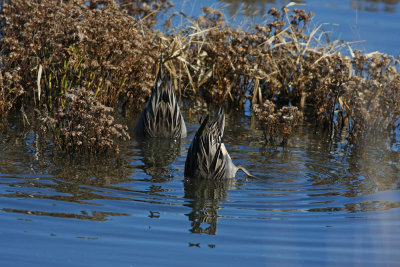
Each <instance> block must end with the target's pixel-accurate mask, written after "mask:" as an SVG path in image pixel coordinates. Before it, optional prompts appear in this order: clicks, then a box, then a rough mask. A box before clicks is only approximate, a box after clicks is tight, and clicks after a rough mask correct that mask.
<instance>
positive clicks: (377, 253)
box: [0, 114, 400, 266]
mask: <svg viewBox="0 0 400 267" xmlns="http://www.w3.org/2000/svg"><path fill="white" fill-rule="evenodd" d="M227 117H228V121H227V127H226V138H225V142H226V144H227V149H228V151H229V152H230V154H231V157H232V158H233V160H234V161H235V163H237V164H241V165H244V166H246V167H247V168H248V169H249V170H250V171H252V172H253V173H254V174H255V175H256V176H257V177H256V178H247V177H246V176H245V175H244V174H242V173H241V174H240V175H238V177H237V178H236V179H230V180H225V181H185V179H184V177H183V169H184V163H185V155H186V151H187V149H188V146H189V144H190V141H191V138H192V136H193V134H194V132H195V130H196V129H197V127H198V124H196V123H189V124H188V126H189V136H188V138H186V139H184V140H182V142H177V143H171V142H165V141H162V140H151V141H143V140H137V141H131V142H128V143H126V147H124V148H122V149H121V153H120V155H119V156H118V157H116V158H101V157H98V158H97V159H88V158H85V157H81V158H70V157H65V156H62V155H57V154H55V155H53V154H52V153H50V152H46V150H44V151H41V147H40V144H39V143H38V142H37V141H36V138H35V136H34V135H33V134H32V133H26V134H21V132H19V131H18V130H15V131H14V132H13V135H7V136H2V139H1V145H0V158H1V160H0V173H1V174H0V200H1V209H0V214H1V216H0V226H1V241H0V244H1V247H2V250H1V251H0V255H1V257H0V262H2V266H22V265H30V266H35V265H40V266H43V265H53V266H71V265H72V264H79V265H104V266H109V265H110V264H113V265H115V266H164V265H171V266H224V265H225V266H243V265H246V266H263V265H268V266H271V265H275V264H288V265H307V266H308V265H317V266H321V265H332V266H336V265H337V264H345V265H359V266H366V265H382V266H384V265H386V266H394V265H396V264H397V262H398V260H400V256H399V254H398V248H399V247H400V233H399V232H400V227H399V226H400V220H399V219H400V213H399V205H400V197H399V167H400V166H399V163H398V162H399V153H398V149H397V150H396V149H391V150H390V151H389V150H388V144H386V145H384V144H376V145H367V144H364V145H363V146H362V149H360V150H357V151H355V150H356V149H352V150H351V152H348V151H347V150H346V148H342V147H340V143H337V144H333V145H332V144H330V143H329V142H327V141H324V140H323V139H321V138H320V137H319V136H318V135H314V134H312V132H313V131H312V130H311V129H309V128H308V127H307V126H303V127H300V128H299V129H298V132H297V133H296V134H295V136H294V137H293V138H292V139H291V141H290V142H289V144H288V146H287V147H286V148H282V147H277V148H276V149H267V148H263V147H262V144H261V143H260V142H259V141H258V138H257V136H258V135H259V134H260V133H259V132H257V131H254V130H250V129H251V128H252V127H251V119H250V118H249V117H243V116H235V115H234V114H230V115H229V114H228V115H227ZM239 125H241V126H239ZM18 133H19V134H18ZM394 146H398V143H395V144H394Z"/></svg>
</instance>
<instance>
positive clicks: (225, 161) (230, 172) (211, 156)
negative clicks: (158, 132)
mask: <svg viewBox="0 0 400 267" xmlns="http://www.w3.org/2000/svg"><path fill="white" fill-rule="evenodd" d="M209 120H210V117H209V115H207V116H206V117H205V118H204V119H203V120H202V121H201V125H200V128H199V129H198V130H197V132H196V135H195V136H194V138H193V141H192V143H191V144H190V147H189V151H188V154H187V158H186V163H185V177H189V178H203V179H223V178H233V177H235V175H236V172H237V171H238V170H239V169H240V170H242V171H244V172H245V173H246V174H247V175H248V176H252V175H251V174H250V173H249V172H248V171H247V170H246V169H244V168H243V167H242V166H236V165H235V164H233V162H232V159H231V157H230V156H229V154H228V151H227V150H226V148H225V145H224V143H223V142H222V138H223V135H224V128H225V114H224V112H223V110H222V109H220V110H219V111H218V113H217V116H216V117H215V118H214V119H213V120H212V121H211V122H209Z"/></svg>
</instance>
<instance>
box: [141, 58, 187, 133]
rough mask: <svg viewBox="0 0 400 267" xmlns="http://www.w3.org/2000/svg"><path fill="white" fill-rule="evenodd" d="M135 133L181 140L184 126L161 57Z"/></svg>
mask: <svg viewBox="0 0 400 267" xmlns="http://www.w3.org/2000/svg"><path fill="white" fill-rule="evenodd" d="M135 133H136V135H138V136H145V137H164V138H172V139H176V138H183V137H186V134H187V131H186V125H185V121H184V119H183V116H182V114H181V112H180V109H179V104H178V101H177V98H176V95H175V91H174V89H173V88H172V86H171V83H170V82H169V81H168V80H167V79H166V75H165V73H164V69H163V63H162V57H161V60H160V67H159V71H158V75H157V79H156V82H155V84H154V86H153V88H152V90H151V96H150V99H149V101H148V102H147V104H146V107H145V109H144V110H143V112H142V114H141V116H140V118H139V121H138V122H137V124H136V128H135Z"/></svg>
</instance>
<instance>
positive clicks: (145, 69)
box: [0, 0, 400, 153]
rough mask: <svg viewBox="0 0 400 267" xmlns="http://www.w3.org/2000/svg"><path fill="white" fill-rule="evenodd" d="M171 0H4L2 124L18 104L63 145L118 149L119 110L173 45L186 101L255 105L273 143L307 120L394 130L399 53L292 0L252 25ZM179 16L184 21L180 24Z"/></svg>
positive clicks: (174, 76) (353, 131) (340, 134)
mask: <svg viewBox="0 0 400 267" xmlns="http://www.w3.org/2000/svg"><path fill="white" fill-rule="evenodd" d="M171 7H173V3H171V2H167V1H165V0H160V1H157V0H155V1H134V0H132V1H129V0H127V1H119V2H118V3H117V2H116V1H114V0H102V1H96V0H92V1H86V0H71V1H65V0H64V1H58V0H57V1H54V0H41V1H39V0H33V1H24V0H13V1H10V0H3V1H1V15H0V20H1V22H0V34H1V38H0V51H1V53H0V116H1V118H2V125H3V126H2V127H8V120H7V118H8V116H10V115H11V114H17V115H18V116H19V117H20V119H21V120H22V121H24V123H25V125H26V127H33V128H34V130H35V131H37V132H40V133H41V134H42V135H43V138H44V140H48V142H49V143H52V144H54V145H55V146H56V147H57V148H59V149H60V150H62V151H68V152H76V151H78V152H85V151H87V152H90V153H102V152H111V151H116V150H118V142H117V140H118V139H128V138H130V136H129V134H128V132H127V126H126V125H124V123H123V122H121V123H120V122H119V119H118V118H120V117H121V116H125V117H128V118H130V117H133V116H132V115H133V114H136V113H138V112H140V111H141V110H142V109H143V106H144V103H145V102H146V100H147V99H148V97H149V96H150V89H151V86H152V85H153V84H154V80H155V76H156V73H157V70H158V61H159V58H160V55H161V53H163V54H164V55H165V58H166V59H165V63H164V64H165V68H166V72H167V73H168V75H167V76H168V77H169V79H170V80H169V83H170V84H171V85H172V86H173V88H175V91H176V93H177V95H178V96H179V97H180V98H181V99H185V100H187V101H185V102H184V103H185V105H186V104H187V105H189V106H192V105H193V103H195V102H198V101H201V102H205V103H207V104H209V105H225V106H226V107H227V108H238V109H240V110H243V109H244V108H245V106H246V104H249V105H250V106H251V109H252V110H253V111H254V113H255V115H256V118H257V119H258V120H259V121H260V128H261V129H262V130H263V132H264V138H265V140H266V142H267V143H271V142H272V143H273V142H276V140H286V139H287V138H289V136H290V133H291V131H292V129H293V128H294V127H295V126H296V124H297V123H299V122H300V121H301V120H302V119H306V120H308V121H311V122H313V123H314V125H315V126H317V127H318V129H322V131H321V132H324V133H325V134H328V135H330V136H331V137H332V138H343V139H346V140H347V141H348V142H358V141H359V140H360V138H363V136H364V135H365V134H366V133H370V132H374V133H377V132H379V133H381V132H384V133H389V134H392V135H394V134H395V129H396V128H397V127H398V126H399V116H400V104H399V103H400V102H399V99H400V95H399V94H400V75H399V59H398V58H396V57H395V56H392V55H386V54H382V53H379V52H375V53H371V54H363V53H361V52H360V51H353V49H352V48H351V44H348V43H346V42H345V41H342V40H331V39H330V37H329V33H328V32H327V31H326V30H324V28H323V25H320V26H318V27H315V28H310V26H309V22H310V21H311V20H312V17H313V14H312V13H311V12H306V11H305V10H302V9H296V8H294V7H293V6H290V5H288V6H286V7H283V8H282V9H275V8H272V9H270V10H269V11H268V14H269V17H268V19H267V20H266V21H265V22H264V23H262V24H259V25H254V26H249V27H248V28H246V29H244V28H239V27H235V26H233V25H230V24H229V23H227V21H226V20H225V18H224V16H223V13H222V12H221V11H219V10H215V9H212V8H209V7H204V8H203V14H202V15H200V16H198V17H188V16H187V15H185V14H183V13H176V12H175V13H172V12H170V11H171ZM160 14H164V15H163V16H160ZM176 16H182V17H184V21H185V23H184V24H183V25H174V24H173V21H174V20H173V18H174V17H176ZM157 25H158V26H157ZM159 25H163V26H162V27H161V26H159ZM117 121H118V123H117ZM274 140H275V141H274Z"/></svg>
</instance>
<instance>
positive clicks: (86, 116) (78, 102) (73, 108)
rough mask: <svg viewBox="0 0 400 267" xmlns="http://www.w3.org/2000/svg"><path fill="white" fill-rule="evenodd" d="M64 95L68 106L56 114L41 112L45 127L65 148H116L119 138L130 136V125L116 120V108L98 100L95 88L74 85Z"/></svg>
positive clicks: (58, 143) (61, 146) (90, 149)
mask: <svg viewBox="0 0 400 267" xmlns="http://www.w3.org/2000/svg"><path fill="white" fill-rule="evenodd" d="M63 99H64V100H65V102H64V105H65V106H64V107H61V106H60V107H59V108H58V110H57V112H55V114H54V117H48V116H43V115H42V116H41V119H42V121H43V125H44V126H43V129H42V130H43V131H44V132H49V133H50V134H51V137H52V140H54V141H55V145H56V146H59V147H60V148H61V149H62V150H64V151H67V152H86V151H89V152H91V153H95V154H97V153H103V152H107V151H109V150H115V148H116V147H118V146H115V140H116V139H122V140H126V139H129V134H128V133H127V127H126V126H124V125H121V124H118V123H115V120H114V117H113V116H112V114H113V109H112V108H111V107H107V106H105V105H103V104H101V103H100V102H99V101H97V100H96V99H95V98H94V93H93V92H92V91H89V90H86V89H85V88H77V89H74V88H71V89H69V90H68V91H67V92H66V93H65V94H64V95H63Z"/></svg>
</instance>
